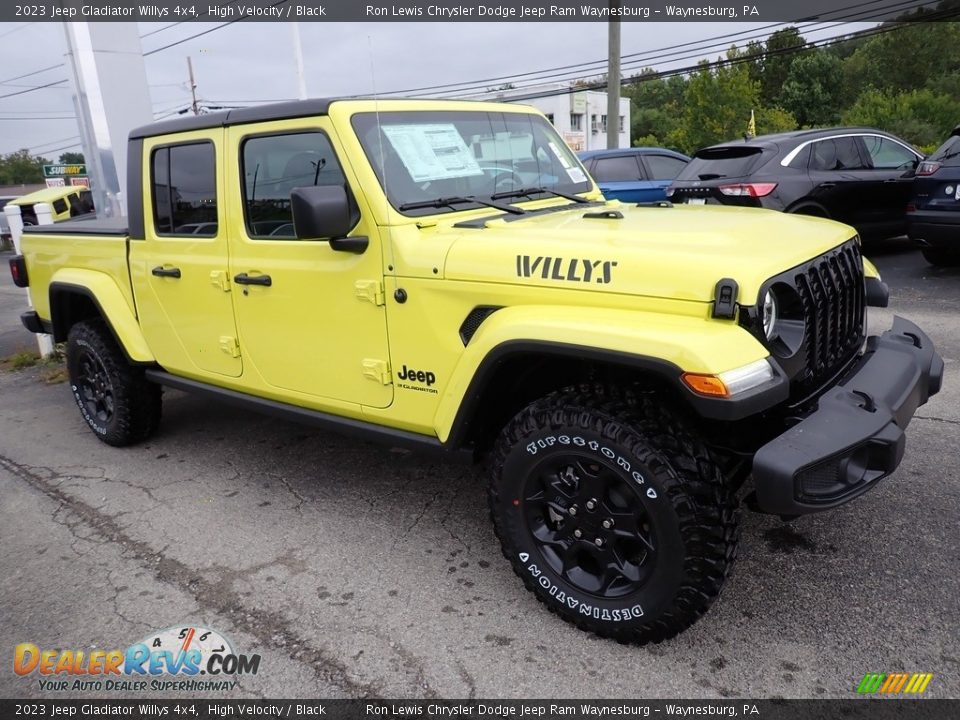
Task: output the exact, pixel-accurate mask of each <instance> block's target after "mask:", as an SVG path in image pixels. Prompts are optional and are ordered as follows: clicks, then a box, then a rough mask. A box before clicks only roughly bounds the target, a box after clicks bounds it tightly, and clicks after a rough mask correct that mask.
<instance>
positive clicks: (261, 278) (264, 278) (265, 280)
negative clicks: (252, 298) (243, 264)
mask: <svg viewBox="0 0 960 720" xmlns="http://www.w3.org/2000/svg"><path fill="white" fill-rule="evenodd" d="M233 281H234V282H235V283H237V285H263V286H265V287H270V286H271V285H273V280H272V279H271V278H270V276H269V275H247V274H246V273H240V274H239V275H234V276H233Z"/></svg>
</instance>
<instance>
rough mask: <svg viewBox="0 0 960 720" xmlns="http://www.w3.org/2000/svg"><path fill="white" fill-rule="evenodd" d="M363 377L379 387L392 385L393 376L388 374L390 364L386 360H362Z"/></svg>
mask: <svg viewBox="0 0 960 720" xmlns="http://www.w3.org/2000/svg"><path fill="white" fill-rule="evenodd" d="M361 365H362V366H363V376H364V377H365V378H369V379H370V380H374V381H376V382H378V383H380V384H381V385H390V384H391V383H393V375H391V374H390V363H388V362H387V361H386V360H369V359H368V360H364V361H363V362H362V363H361Z"/></svg>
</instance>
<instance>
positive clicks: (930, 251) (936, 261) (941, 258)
mask: <svg viewBox="0 0 960 720" xmlns="http://www.w3.org/2000/svg"><path fill="white" fill-rule="evenodd" d="M920 252H921V253H923V258H924V260H926V261H927V262H928V263H930V264H931V265H936V266H937V267H956V266H957V265H960V252H958V251H956V250H946V249H944V248H921V249H920Z"/></svg>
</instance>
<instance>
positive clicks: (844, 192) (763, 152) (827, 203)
mask: <svg viewBox="0 0 960 720" xmlns="http://www.w3.org/2000/svg"><path fill="white" fill-rule="evenodd" d="M921 160H923V156H922V155H921V154H920V153H918V152H917V151H916V150H914V149H913V148H912V147H910V145H909V144H908V143H906V142H905V141H904V140H901V139H900V138H897V137H896V136H894V135H890V134H889V133H885V132H883V131H881V130H874V129H872V128H830V129H826V130H799V131H796V132H790V133H781V134H778V135H762V136H760V137H756V138H753V139H750V140H740V141H734V142H728V143H723V144H721V145H714V146H711V147H708V148H704V149H702V150H698V151H697V152H696V154H695V155H694V157H693V160H691V162H690V164H689V165H687V166H686V167H685V168H684V169H683V171H682V172H681V173H680V175H679V176H678V177H677V179H676V180H675V181H674V183H673V184H672V185H671V186H670V188H669V189H668V190H667V195H668V196H669V197H670V199H671V200H673V202H677V203H688V204H705V203H708V204H722V205H740V206H747V207H763V208H769V209H772V210H782V211H785V212H793V213H801V214H804V215H816V216H819V217H826V218H831V219H834V220H839V221H840V222H845V223H847V224H849V225H853V226H854V227H855V228H857V231H858V232H859V233H860V235H861V237H863V238H865V239H867V238H873V239H878V238H884V237H892V236H894V235H901V234H903V233H904V232H905V231H906V217H905V215H906V207H907V202H908V200H909V199H910V195H911V192H912V187H913V170H914V169H915V168H916V167H917V165H918V164H919V163H920V161H921Z"/></svg>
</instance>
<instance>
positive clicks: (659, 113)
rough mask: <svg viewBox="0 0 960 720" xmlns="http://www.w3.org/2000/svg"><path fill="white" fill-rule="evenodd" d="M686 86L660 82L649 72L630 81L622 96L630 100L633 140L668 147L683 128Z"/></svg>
mask: <svg viewBox="0 0 960 720" xmlns="http://www.w3.org/2000/svg"><path fill="white" fill-rule="evenodd" d="M686 86H687V81H686V78H683V77H679V76H676V77H670V78H666V79H664V78H660V77H658V75H657V73H656V72H655V71H654V70H652V69H649V68H647V69H644V70H642V71H641V72H640V73H638V74H637V75H634V76H633V77H631V78H629V80H628V81H627V83H626V84H625V85H624V86H623V90H622V93H623V97H625V98H629V100H630V137H631V138H634V139H635V140H636V139H639V138H644V140H645V144H651V142H650V140H651V138H652V139H654V140H655V142H654V143H652V144H656V145H663V144H665V143H666V141H667V138H668V137H669V136H670V134H671V133H673V132H674V131H675V130H676V129H677V127H678V125H679V115H680V113H681V110H680V109H681V108H682V106H683V99H684V93H685V90H686Z"/></svg>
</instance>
